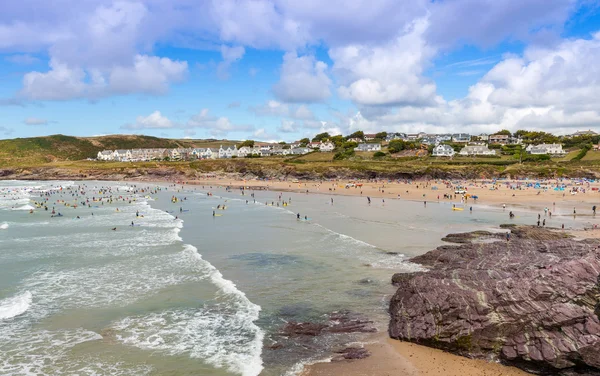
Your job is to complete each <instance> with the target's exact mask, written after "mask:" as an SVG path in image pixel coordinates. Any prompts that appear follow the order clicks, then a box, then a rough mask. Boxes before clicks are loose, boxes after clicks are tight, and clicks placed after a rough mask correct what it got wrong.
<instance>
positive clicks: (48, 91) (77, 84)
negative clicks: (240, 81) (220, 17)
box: [19, 55, 188, 100]
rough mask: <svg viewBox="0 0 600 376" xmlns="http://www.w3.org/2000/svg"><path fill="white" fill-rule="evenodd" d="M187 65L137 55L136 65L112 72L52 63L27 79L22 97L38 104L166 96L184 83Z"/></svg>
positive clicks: (134, 63) (28, 74)
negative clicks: (122, 96) (120, 96)
mask: <svg viewBox="0 0 600 376" xmlns="http://www.w3.org/2000/svg"><path fill="white" fill-rule="evenodd" d="M187 72H188V66H187V62H185V61H174V60H171V59H168V58H159V57H156V56H147V55H137V56H135V58H134V61H133V63H132V65H129V66H115V67H112V68H111V69H110V70H108V71H102V70H99V69H89V70H84V69H83V68H80V67H72V66H69V65H67V64H65V63H63V62H60V61H58V60H55V59H53V60H51V61H50V70H49V71H48V72H30V73H27V74H25V76H24V77H23V88H22V89H21V91H20V92H19V95H20V96H21V97H24V98H27V99H34V100H67V99H74V98H91V99H97V98H102V97H106V96H109V95H114V94H131V93H146V94H165V93H166V92H167V91H168V87H169V84H171V83H174V82H181V81H182V80H184V79H185V77H186V75H187Z"/></svg>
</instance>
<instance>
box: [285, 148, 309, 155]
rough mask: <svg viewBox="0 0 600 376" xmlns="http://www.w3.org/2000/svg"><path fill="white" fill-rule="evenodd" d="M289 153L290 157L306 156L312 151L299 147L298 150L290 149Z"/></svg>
mask: <svg viewBox="0 0 600 376" xmlns="http://www.w3.org/2000/svg"><path fill="white" fill-rule="evenodd" d="M290 151H291V154H292V155H302V154H308V153H310V152H311V151H312V150H311V149H309V148H301V147H299V148H293V149H290Z"/></svg>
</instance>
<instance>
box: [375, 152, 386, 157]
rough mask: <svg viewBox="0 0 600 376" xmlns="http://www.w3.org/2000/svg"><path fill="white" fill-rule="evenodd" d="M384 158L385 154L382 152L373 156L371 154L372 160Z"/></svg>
mask: <svg viewBox="0 0 600 376" xmlns="http://www.w3.org/2000/svg"><path fill="white" fill-rule="evenodd" d="M382 157H385V153H384V152H382V151H378V152H376V153H375V154H373V158H382Z"/></svg>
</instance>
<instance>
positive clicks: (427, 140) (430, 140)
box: [421, 136, 440, 145]
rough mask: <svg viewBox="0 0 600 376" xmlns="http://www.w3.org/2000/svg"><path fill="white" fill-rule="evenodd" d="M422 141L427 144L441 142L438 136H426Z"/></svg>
mask: <svg viewBox="0 0 600 376" xmlns="http://www.w3.org/2000/svg"><path fill="white" fill-rule="evenodd" d="M421 143H422V144H425V145H437V144H439V143H440V141H439V140H438V138H437V136H425V137H423V138H421Z"/></svg>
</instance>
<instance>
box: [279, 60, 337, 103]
mask: <svg viewBox="0 0 600 376" xmlns="http://www.w3.org/2000/svg"><path fill="white" fill-rule="evenodd" d="M326 70H327V64H325V63H324V62H322V61H317V60H316V59H315V58H314V57H313V56H308V55H306V56H297V55H296V54H295V53H293V52H288V53H286V54H285V55H284V56H283V65H282V66H281V77H280V79H279V82H278V83H276V84H275V85H274V86H273V92H274V94H275V96H276V97H277V98H278V99H279V100H281V101H283V102H291V103H302V102H304V103H310V102H322V101H324V100H325V99H327V98H329V96H330V95H331V91H330V90H329V86H330V85H331V79H330V78H329V77H328V76H327V73H326Z"/></svg>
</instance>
